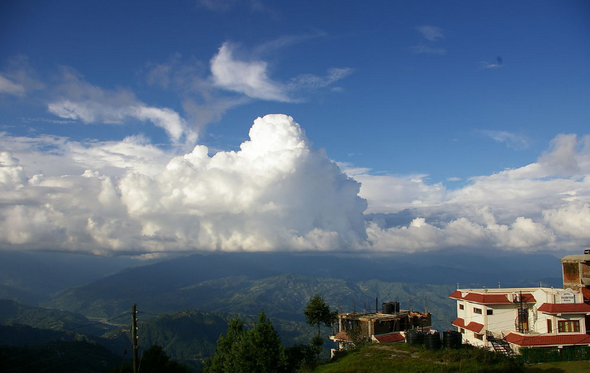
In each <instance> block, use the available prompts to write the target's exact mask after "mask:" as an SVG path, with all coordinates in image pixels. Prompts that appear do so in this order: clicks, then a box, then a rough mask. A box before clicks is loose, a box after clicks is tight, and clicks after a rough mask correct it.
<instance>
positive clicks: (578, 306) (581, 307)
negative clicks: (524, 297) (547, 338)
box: [539, 303, 590, 314]
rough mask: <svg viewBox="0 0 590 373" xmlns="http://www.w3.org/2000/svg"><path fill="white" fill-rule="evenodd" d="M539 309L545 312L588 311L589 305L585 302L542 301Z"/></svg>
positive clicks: (589, 311)
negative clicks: (557, 302)
mask: <svg viewBox="0 0 590 373" xmlns="http://www.w3.org/2000/svg"><path fill="white" fill-rule="evenodd" d="M539 311H541V312H545V313H551V314H555V313H590V305H588V304H586V303H561V304H555V303H543V304H542V305H541V307H539Z"/></svg>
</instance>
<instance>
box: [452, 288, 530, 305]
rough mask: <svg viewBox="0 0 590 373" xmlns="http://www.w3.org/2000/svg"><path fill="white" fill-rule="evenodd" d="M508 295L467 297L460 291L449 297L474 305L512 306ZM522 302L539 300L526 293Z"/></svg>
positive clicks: (471, 294) (483, 294)
mask: <svg viewBox="0 0 590 373" xmlns="http://www.w3.org/2000/svg"><path fill="white" fill-rule="evenodd" d="M507 295H508V293H506V294H490V293H467V294H466V295H465V296H462V295H461V292H460V291H459V290H457V291H455V292H453V293H452V294H451V295H449V298H453V299H463V300H467V301H470V302H474V303H480V304H510V303H512V301H511V300H510V299H508V296H507ZM522 301H523V302H524V303H535V302H536V301H537V300H536V299H535V297H534V296H533V294H530V293H525V294H522Z"/></svg>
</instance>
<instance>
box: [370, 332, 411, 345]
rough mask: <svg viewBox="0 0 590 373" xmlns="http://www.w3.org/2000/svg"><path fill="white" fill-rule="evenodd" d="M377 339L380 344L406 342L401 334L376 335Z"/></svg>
mask: <svg viewBox="0 0 590 373" xmlns="http://www.w3.org/2000/svg"><path fill="white" fill-rule="evenodd" d="M375 339H377V341H379V343H392V342H401V341H405V340H406V339H405V338H404V336H403V335H401V334H400V333H390V334H380V335H376V336H375Z"/></svg>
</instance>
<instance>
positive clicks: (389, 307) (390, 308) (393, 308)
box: [381, 302, 399, 314]
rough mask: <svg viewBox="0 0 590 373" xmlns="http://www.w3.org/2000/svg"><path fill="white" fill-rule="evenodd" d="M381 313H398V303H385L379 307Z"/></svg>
mask: <svg viewBox="0 0 590 373" xmlns="http://www.w3.org/2000/svg"><path fill="white" fill-rule="evenodd" d="M381 312H383V313H387V314H394V313H399V302H386V303H383V304H382V306H381Z"/></svg>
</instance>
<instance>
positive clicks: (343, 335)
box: [333, 332, 352, 342]
mask: <svg viewBox="0 0 590 373" xmlns="http://www.w3.org/2000/svg"><path fill="white" fill-rule="evenodd" d="M333 338H334V339H335V340H338V341H344V342H352V339H350V337H348V334H346V332H340V333H338V334H336V335H335V336H334V337H333Z"/></svg>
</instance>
